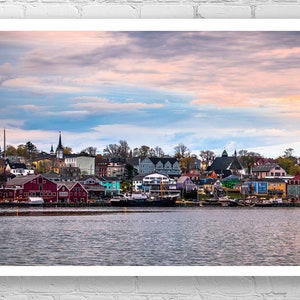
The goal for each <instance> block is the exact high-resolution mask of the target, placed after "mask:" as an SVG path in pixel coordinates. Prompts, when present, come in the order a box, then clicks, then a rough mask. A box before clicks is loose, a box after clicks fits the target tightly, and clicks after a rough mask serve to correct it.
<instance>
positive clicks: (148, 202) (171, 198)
mask: <svg viewBox="0 0 300 300" xmlns="http://www.w3.org/2000/svg"><path fill="white" fill-rule="evenodd" d="M178 196H179V195H163V196H158V197H153V196H148V195H145V194H132V195H118V196H116V197H113V198H112V199H110V205H111V206H119V207H120V206H121V207H172V206H175V204H176V200H177V198H178Z"/></svg>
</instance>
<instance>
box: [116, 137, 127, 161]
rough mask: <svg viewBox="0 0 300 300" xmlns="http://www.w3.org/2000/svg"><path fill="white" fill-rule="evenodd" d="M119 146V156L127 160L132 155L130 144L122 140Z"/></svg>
mask: <svg viewBox="0 0 300 300" xmlns="http://www.w3.org/2000/svg"><path fill="white" fill-rule="evenodd" d="M119 144H120V145H119V151H118V152H119V156H120V157H122V158H125V159H127V158H128V157H129V153H130V147H129V146H128V143H127V142H126V141H124V140H120V141H119Z"/></svg>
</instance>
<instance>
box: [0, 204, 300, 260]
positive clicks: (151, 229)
mask: <svg viewBox="0 0 300 300" xmlns="http://www.w3.org/2000/svg"><path fill="white" fill-rule="evenodd" d="M6 210H7V211H8V212H9V209H6ZM14 210H15V208H11V209H10V212H13V213H12V214H11V215H3V214H2V216H1V217H0V226H1V230H0V251H1V256H0V260H1V261H0V264H1V265H2V266H4V265H11V266H28V265H30V266H34V265H39V266H56V265H66V266H67V265H75V266H84V265H86V266H295V265H300V217H299V216H300V208H297V207H295V208H221V207H218V208H217V207H216V208H213V207H211V208H210V207H209V208H208V207H207V208H206V207H205V208H204V207H190V208H184V207H178V208H152V209H151V208H144V209H134V208H131V209H129V208H127V209H126V210H125V209H122V208H118V209H117V208H112V207H106V208H77V209H75V208H74V209H73V210H72V211H71V212H70V209H69V213H68V209H64V208H57V210H59V212H60V214H54V215H47V214H45V215H41V214H42V212H43V211H45V212H46V209H43V208H31V209H29V208H23V210H21V209H19V211H18V212H16V213H14ZM48 210H49V209H48ZM53 210H54V209H52V211H53ZM4 211H5V209H3V210H2V213H3V212H4ZM25 211H27V212H28V211H31V212H33V213H31V214H27V215H24V214H22V213H23V212H25ZM80 211H84V214H77V212H80ZM34 212H35V213H34ZM64 212H65V213H64Z"/></svg>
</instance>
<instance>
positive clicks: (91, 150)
mask: <svg viewBox="0 0 300 300" xmlns="http://www.w3.org/2000/svg"><path fill="white" fill-rule="evenodd" d="M96 152H97V148H96V147H92V146H89V147H87V148H85V149H83V150H81V153H86V154H88V155H91V156H96Z"/></svg>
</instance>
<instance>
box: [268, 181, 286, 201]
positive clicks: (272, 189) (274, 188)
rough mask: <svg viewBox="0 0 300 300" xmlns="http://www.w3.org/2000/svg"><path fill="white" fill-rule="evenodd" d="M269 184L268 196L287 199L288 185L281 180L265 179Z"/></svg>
mask: <svg viewBox="0 0 300 300" xmlns="http://www.w3.org/2000/svg"><path fill="white" fill-rule="evenodd" d="M265 180H266V181H267V182H268V194H269V195H271V196H274V197H282V198H285V197H286V195H287V184H286V182H285V181H284V180H283V179H281V178H265Z"/></svg>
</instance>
